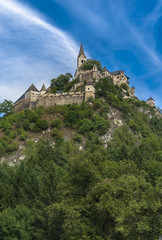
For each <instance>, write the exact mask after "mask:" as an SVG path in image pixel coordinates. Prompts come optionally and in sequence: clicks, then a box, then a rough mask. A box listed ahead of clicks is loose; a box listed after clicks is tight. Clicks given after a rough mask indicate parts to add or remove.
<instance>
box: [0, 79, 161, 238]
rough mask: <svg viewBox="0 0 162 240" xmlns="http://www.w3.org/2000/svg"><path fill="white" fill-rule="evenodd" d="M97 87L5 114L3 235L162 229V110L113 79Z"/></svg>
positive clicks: (151, 234) (115, 234)
mask: <svg viewBox="0 0 162 240" xmlns="http://www.w3.org/2000/svg"><path fill="white" fill-rule="evenodd" d="M95 90H96V98H95V99H91V98H90V99H89V101H88V102H83V103H82V104H81V105H78V104H75V103H74V104H71V105H70V104H69V105H62V106H60V105H54V106H52V107H48V108H44V107H39V108H37V109H35V110H29V109H26V110H23V111H21V112H20V113H12V114H10V115H8V116H5V117H3V118H1V119H0V157H1V162H2V163H1V167H0V171H1V173H0V193H1V194H0V208H1V212H0V239H4V240H8V239H14V240H18V239H21V240H27V239H34V240H35V239H38V240H40V239H42V240H52V239H55V240H75V239H76V240H79V239H80V240H81V239H87V240H88V239H89V240H90V239H96V240H101V239H105V240H114V239H115V240H135V239H139V240H145V239H147V240H156V239H159V236H160V235H162V228H161V222H160V219H161V209H162V207H161V185H162V181H161V180H162V118H161V114H160V113H159V112H158V110H157V109H156V108H155V107H150V106H149V105H147V104H146V103H145V102H144V101H139V100H138V99H137V98H136V97H134V98H129V93H128V89H127V86H126V85H125V84H123V85H121V86H118V85H114V84H113V82H112V80H111V78H109V77H106V78H103V79H100V80H99V82H98V83H96V85H95Z"/></svg>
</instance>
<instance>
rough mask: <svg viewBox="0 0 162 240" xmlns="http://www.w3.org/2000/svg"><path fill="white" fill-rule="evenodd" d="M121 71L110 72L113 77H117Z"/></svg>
mask: <svg viewBox="0 0 162 240" xmlns="http://www.w3.org/2000/svg"><path fill="white" fill-rule="evenodd" d="M121 72H122V71H114V72H111V75H114V76H117V75H120V73H121Z"/></svg>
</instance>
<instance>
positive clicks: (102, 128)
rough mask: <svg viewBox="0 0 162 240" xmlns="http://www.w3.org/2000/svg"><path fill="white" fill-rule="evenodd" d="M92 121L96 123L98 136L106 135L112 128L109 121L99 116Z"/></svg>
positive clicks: (96, 115)
mask: <svg viewBox="0 0 162 240" xmlns="http://www.w3.org/2000/svg"><path fill="white" fill-rule="evenodd" d="M92 120H93V122H94V129H95V130H97V132H98V134H100V135H104V134H105V133H106V132H107V130H108V128H109V126H110V123H109V121H108V120H105V119H104V118H102V117H100V116H99V115H98V114H94V115H93V116H92Z"/></svg>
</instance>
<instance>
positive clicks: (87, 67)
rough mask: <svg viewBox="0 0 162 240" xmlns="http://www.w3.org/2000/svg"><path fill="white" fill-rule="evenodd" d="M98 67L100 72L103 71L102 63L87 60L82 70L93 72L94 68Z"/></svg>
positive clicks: (81, 67)
mask: <svg viewBox="0 0 162 240" xmlns="http://www.w3.org/2000/svg"><path fill="white" fill-rule="evenodd" d="M94 65H96V66H97V68H98V70H99V71H102V66H101V63H100V61H97V60H93V59H87V60H86V61H85V62H84V63H83V64H82V65H81V66H80V69H81V70H91V69H92V68H93V66H94Z"/></svg>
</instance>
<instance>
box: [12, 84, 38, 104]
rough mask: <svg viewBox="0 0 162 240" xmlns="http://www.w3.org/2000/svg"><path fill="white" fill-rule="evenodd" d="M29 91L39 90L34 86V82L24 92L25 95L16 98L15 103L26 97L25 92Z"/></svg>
mask: <svg viewBox="0 0 162 240" xmlns="http://www.w3.org/2000/svg"><path fill="white" fill-rule="evenodd" d="M29 91H34V92H39V91H38V89H37V88H36V87H35V86H34V84H32V85H31V86H30V87H29V88H28V89H27V90H26V92H24V93H23V95H22V96H21V97H20V98H18V99H17V100H16V102H15V103H17V102H18V101H20V100H22V99H23V98H25V94H26V93H27V92H29Z"/></svg>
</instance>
